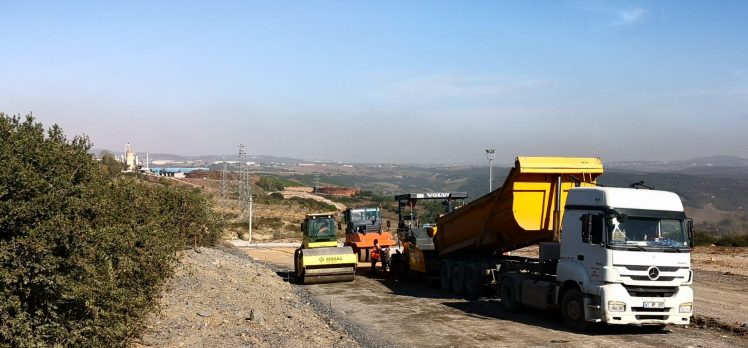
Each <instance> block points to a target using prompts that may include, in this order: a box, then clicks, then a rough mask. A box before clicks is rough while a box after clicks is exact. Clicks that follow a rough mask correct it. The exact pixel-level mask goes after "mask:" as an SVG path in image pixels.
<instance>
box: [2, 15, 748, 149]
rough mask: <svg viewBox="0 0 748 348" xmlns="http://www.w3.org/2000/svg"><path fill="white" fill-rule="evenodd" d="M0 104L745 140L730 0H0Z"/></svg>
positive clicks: (730, 144) (351, 137) (340, 129)
mask: <svg viewBox="0 0 748 348" xmlns="http://www.w3.org/2000/svg"><path fill="white" fill-rule="evenodd" d="M0 13H2V14H3V20H2V21H0V45H1V46H2V47H3V48H4V49H5V50H4V51H5V52H4V54H3V55H2V56H0V77H2V80H3V82H4V83H3V84H2V85H0V111H1V112H5V113H7V114H26V113H28V112H33V113H34V116H35V117H36V118H37V119H38V120H39V121H41V122H43V123H44V124H45V125H47V126H49V125H51V124H53V123H57V124H59V125H61V126H62V127H63V129H64V130H65V131H66V133H67V134H68V135H74V134H82V133H85V134H87V135H88V136H89V137H90V138H91V139H92V141H93V142H94V144H95V147H97V148H106V149H112V150H119V149H121V148H122V147H123V146H124V144H125V143H128V142H129V143H132V144H133V146H134V147H135V148H136V150H137V151H139V152H146V151H148V152H161V153H175V154H182V155H207V154H231V153H234V152H235V151H236V146H237V145H238V144H239V143H243V144H245V145H246V146H247V152H248V153H249V154H251V155H273V156H284V157H295V158H324V159H332V160H343V161H354V162H377V161H381V162H410V163H419V162H420V163H456V164H462V163H480V162H481V161H485V159H484V149H486V148H495V149H496V159H497V162H498V163H502V162H503V163H508V162H511V160H512V159H513V158H514V157H515V156H517V155H565V156H599V157H602V158H603V159H604V160H606V161H627V160H677V159H688V158H695V157H702V156H710V155H717V154H720V155H734V156H742V157H746V156H745V154H746V153H748V137H746V135H745V133H746V131H747V130H748V44H747V43H748V41H747V40H746V37H748V21H746V20H745V18H748V2H745V1H720V2H706V1H701V2H696V1H660V2H652V1H547V2H528V1H471V2H463V1H445V2H435V1H408V2H401V1H376V2H375V1H366V2H363V1H361V2H354V1H318V2H307V1H211V2H198V1H187V2H182V1H179V2H177V1H126V2H117V3H113V2H89V1H85V2H77V1H76V2H57V1H3V2H0Z"/></svg>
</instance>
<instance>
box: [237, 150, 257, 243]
mask: <svg viewBox="0 0 748 348" xmlns="http://www.w3.org/2000/svg"><path fill="white" fill-rule="evenodd" d="M246 154H247V153H246V152H244V145H243V144H239V172H240V173H241V184H240V189H239V191H240V197H239V201H240V204H241V211H242V212H243V211H244V209H247V210H248V214H247V215H248V218H247V220H248V221H247V226H248V231H249V238H248V240H249V242H250V243H251V242H252V204H253V203H254V199H253V197H252V176H251V175H250V173H249V165H247V160H246V159H245V157H244V155H246ZM245 207H246V208H245Z"/></svg>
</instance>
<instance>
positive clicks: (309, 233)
mask: <svg viewBox="0 0 748 348" xmlns="http://www.w3.org/2000/svg"><path fill="white" fill-rule="evenodd" d="M301 231H302V235H303V239H302V242H301V247H299V248H298V249H296V251H295V252H294V271H295V274H296V279H298V280H299V282H301V283H303V284H313V283H331V282H341V281H352V280H353V278H354V275H355V272H356V265H357V262H356V261H357V260H356V255H355V254H354V253H353V249H351V247H347V246H343V247H339V246H338V236H337V229H336V222H335V214H334V213H329V214H327V213H322V214H308V215H306V217H305V218H304V222H302V223H301Z"/></svg>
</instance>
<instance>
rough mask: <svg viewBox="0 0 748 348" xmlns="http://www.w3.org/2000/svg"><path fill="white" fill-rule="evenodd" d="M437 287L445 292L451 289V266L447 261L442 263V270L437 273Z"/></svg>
mask: <svg viewBox="0 0 748 348" xmlns="http://www.w3.org/2000/svg"><path fill="white" fill-rule="evenodd" d="M439 285H441V288H442V290H445V291H450V290H451V289H452V265H451V263H450V262H448V261H444V262H442V268H441V270H440V271H439Z"/></svg>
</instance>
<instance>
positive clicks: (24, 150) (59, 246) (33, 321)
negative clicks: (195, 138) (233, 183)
mask: <svg viewBox="0 0 748 348" xmlns="http://www.w3.org/2000/svg"><path fill="white" fill-rule="evenodd" d="M90 148H91V143H90V141H89V140H88V138H86V137H84V136H76V137H74V138H73V139H72V140H68V139H67V138H66V137H65V135H64V133H63V132H62V129H61V128H60V127H58V126H56V125H55V126H52V127H51V128H49V129H48V130H47V131H45V130H44V127H43V126H42V125H41V124H40V123H36V122H35V121H34V119H33V117H31V116H30V115H29V116H26V117H25V118H23V119H22V118H20V117H18V116H14V117H9V116H6V115H5V114H2V113H0V163H3V165H2V166H0V323H2V324H0V346H20V347H23V346H56V345H65V346H109V345H117V346H121V345H126V344H125V343H127V342H128V340H129V339H130V337H132V335H133V332H135V331H137V330H138V329H139V328H141V327H142V319H143V316H144V315H145V313H147V312H148V311H149V310H150V309H151V308H152V307H153V304H154V302H155V299H156V297H157V296H158V293H159V291H160V288H161V284H163V282H164V280H165V279H166V278H168V277H169V276H170V275H171V272H172V269H173V264H174V261H175V258H176V252H177V251H178V250H180V249H181V248H183V247H185V246H188V245H189V246H191V245H192V244H193V243H194V242H196V241H197V242H200V243H203V244H211V243H215V241H216V240H217V239H218V237H219V235H220V231H221V224H220V219H218V218H216V216H215V214H213V213H212V210H211V208H212V206H211V203H210V200H209V199H207V197H206V196H205V195H203V194H201V193H200V192H197V191H193V190H188V189H184V188H180V187H175V186H164V185H160V184H157V183H146V182H143V181H140V180H139V179H137V178H134V177H123V176H120V177H116V178H113V177H110V176H109V175H111V174H112V171H110V167H107V166H105V165H100V164H99V163H97V161H95V160H94V159H93V158H92V157H91V156H90V155H89V154H88V151H89V149H90Z"/></svg>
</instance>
